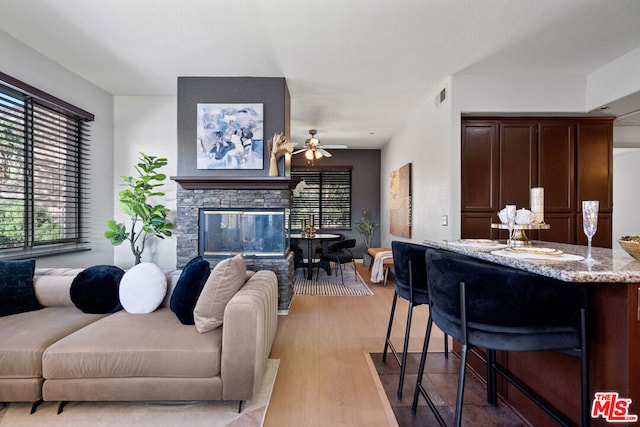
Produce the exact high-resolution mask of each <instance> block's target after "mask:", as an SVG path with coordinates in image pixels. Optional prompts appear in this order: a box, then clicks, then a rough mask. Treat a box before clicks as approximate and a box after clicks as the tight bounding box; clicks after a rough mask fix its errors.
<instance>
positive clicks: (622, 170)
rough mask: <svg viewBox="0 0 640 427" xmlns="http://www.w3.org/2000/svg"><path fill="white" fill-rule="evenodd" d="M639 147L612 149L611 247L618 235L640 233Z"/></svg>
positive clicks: (614, 246)
mask: <svg viewBox="0 0 640 427" xmlns="http://www.w3.org/2000/svg"><path fill="white" fill-rule="evenodd" d="M638 165H640V147H639V148H614V149H613V170H614V174H613V248H614V249H615V248H619V245H618V244H617V243H616V240H617V239H618V237H620V236H628V235H636V236H638V235H640V214H639V213H640V197H638V183H639V182H640V168H638Z"/></svg>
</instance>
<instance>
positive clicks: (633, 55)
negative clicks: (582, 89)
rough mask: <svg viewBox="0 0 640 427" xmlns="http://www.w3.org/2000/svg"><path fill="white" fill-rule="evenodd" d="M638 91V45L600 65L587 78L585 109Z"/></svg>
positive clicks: (639, 87) (588, 109)
mask: <svg viewBox="0 0 640 427" xmlns="http://www.w3.org/2000/svg"><path fill="white" fill-rule="evenodd" d="M639 91H640V47H639V48H637V49H635V50H632V51H631V52H629V53H627V54H626V55H623V56H621V57H619V58H617V59H615V60H614V61H611V62H610V63H608V64H606V65H604V66H602V67H600V68H599V69H598V70H596V71H594V72H593V73H591V74H590V75H589V76H588V78H587V105H586V108H587V111H591V110H594V109H596V108H599V107H601V106H603V105H606V104H608V103H610V102H612V101H615V100H618V99H620V98H624V97H625V96H627V95H631V94H632V93H635V92H639Z"/></svg>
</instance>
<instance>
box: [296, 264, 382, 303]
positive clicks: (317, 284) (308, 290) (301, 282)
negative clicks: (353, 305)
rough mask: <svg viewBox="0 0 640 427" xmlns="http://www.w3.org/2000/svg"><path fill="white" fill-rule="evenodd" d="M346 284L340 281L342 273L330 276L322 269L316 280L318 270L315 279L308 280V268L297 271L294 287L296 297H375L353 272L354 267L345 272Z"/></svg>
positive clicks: (314, 275)
mask: <svg viewBox="0 0 640 427" xmlns="http://www.w3.org/2000/svg"><path fill="white" fill-rule="evenodd" d="M343 274H344V284H343V283H342V280H341V279H340V272H338V274H337V275H335V274H333V273H332V275H331V276H328V275H327V273H326V272H325V271H324V270H323V269H320V270H319V272H318V278H317V279H316V270H315V269H314V270H313V278H312V279H311V280H309V279H307V270H306V268H298V269H297V270H296V280H295V283H294V285H293V293H294V294H295V295H328V296H343V295H344V296H363V295H364V296H366V295H373V292H371V289H369V287H368V286H367V285H366V284H365V283H364V280H362V277H360V274H359V273H355V275H354V272H353V267H351V266H349V265H348V266H347V267H346V268H345V269H344V270H343Z"/></svg>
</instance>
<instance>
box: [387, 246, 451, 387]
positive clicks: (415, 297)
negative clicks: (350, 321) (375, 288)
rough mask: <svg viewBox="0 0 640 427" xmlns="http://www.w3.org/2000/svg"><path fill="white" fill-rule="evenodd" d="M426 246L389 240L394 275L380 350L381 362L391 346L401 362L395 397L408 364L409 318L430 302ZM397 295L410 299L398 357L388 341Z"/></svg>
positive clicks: (446, 351)
mask: <svg viewBox="0 0 640 427" xmlns="http://www.w3.org/2000/svg"><path fill="white" fill-rule="evenodd" d="M426 250H427V247H426V246H424V245H420V244H416V243H408V242H400V241H393V242H391V252H392V253H393V263H394V267H393V272H394V275H395V278H396V286H395V292H394V294H393V302H392V304H391V314H390V315H389V326H388V328H387V337H386V339H385V342H384V351H383V352H382V361H383V362H386V361H387V351H388V349H391V353H392V354H393V356H394V358H395V359H396V361H397V362H398V364H399V365H400V381H399V383H398V399H401V398H402V389H403V387H404V376H405V370H406V366H407V353H408V347H409V334H410V332H411V319H412V317H413V309H414V307H417V306H419V305H421V304H428V303H429V291H428V289H427V270H426V264H425V258H424V255H425V252H426ZM398 297H400V298H403V299H405V300H407V301H409V309H408V312H407V323H406V325H405V333H404V345H403V348H402V359H401V358H400V356H398V352H397V350H396V348H395V346H394V345H393V343H392V342H391V328H392V326H393V318H394V316H395V312H396V304H397V302H398ZM444 352H445V357H448V354H449V340H448V337H447V335H445V336H444Z"/></svg>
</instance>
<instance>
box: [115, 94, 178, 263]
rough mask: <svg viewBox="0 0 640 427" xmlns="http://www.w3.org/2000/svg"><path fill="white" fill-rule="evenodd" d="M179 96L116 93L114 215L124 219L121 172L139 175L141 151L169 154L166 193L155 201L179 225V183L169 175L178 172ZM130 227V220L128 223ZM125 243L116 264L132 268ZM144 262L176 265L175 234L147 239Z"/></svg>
mask: <svg viewBox="0 0 640 427" xmlns="http://www.w3.org/2000/svg"><path fill="white" fill-rule="evenodd" d="M177 123H178V118H177V98H176V97H175V96H155V97H153V96H116V97H115V99H114V158H115V159H116V160H115V165H114V169H113V174H112V176H110V177H109V179H112V180H113V181H112V182H113V186H114V191H113V193H112V197H113V203H114V207H113V210H112V212H113V218H114V219H116V221H118V222H121V221H125V219H126V217H125V215H124V214H123V213H122V212H120V207H119V202H118V192H119V191H120V190H122V189H124V188H125V187H123V186H122V185H121V184H122V180H121V179H120V176H121V175H124V176H137V175H136V172H135V170H134V168H133V166H134V165H135V164H136V163H138V160H139V158H140V152H143V153H145V154H147V155H150V156H156V157H166V158H167V159H168V160H169V164H168V165H167V166H165V167H164V168H163V169H161V170H160V171H161V172H162V173H164V174H166V175H167V180H166V181H164V183H165V185H164V186H163V187H159V190H161V191H162V192H164V193H165V196H164V197H162V198H156V199H154V200H153V201H152V204H162V205H164V206H166V207H168V208H169V209H171V213H170V214H169V220H170V221H171V222H172V223H173V224H174V227H175V225H176V221H175V220H176V185H177V184H176V182H175V181H171V180H170V179H169V178H168V177H170V176H175V175H177V162H176V159H177V158H178V157H177V156H178V143H177V134H178V133H177ZM125 224H126V225H127V228H128V229H130V226H129V224H128V222H125ZM127 243H128V242H125V243H123V244H122V245H121V246H118V247H116V248H115V254H114V260H115V264H116V265H118V266H120V267H121V268H128V267H131V266H132V265H133V263H134V257H133V254H132V253H131V248H130V246H129V245H128V244H127ZM142 261H143V262H145V261H146V262H153V263H155V264H157V265H159V266H160V267H161V268H165V269H173V268H175V267H176V239H175V237H174V236H171V237H168V238H164V239H159V238H156V237H151V238H149V239H148V240H147V244H146V246H145V250H144V252H143V253H142Z"/></svg>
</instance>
